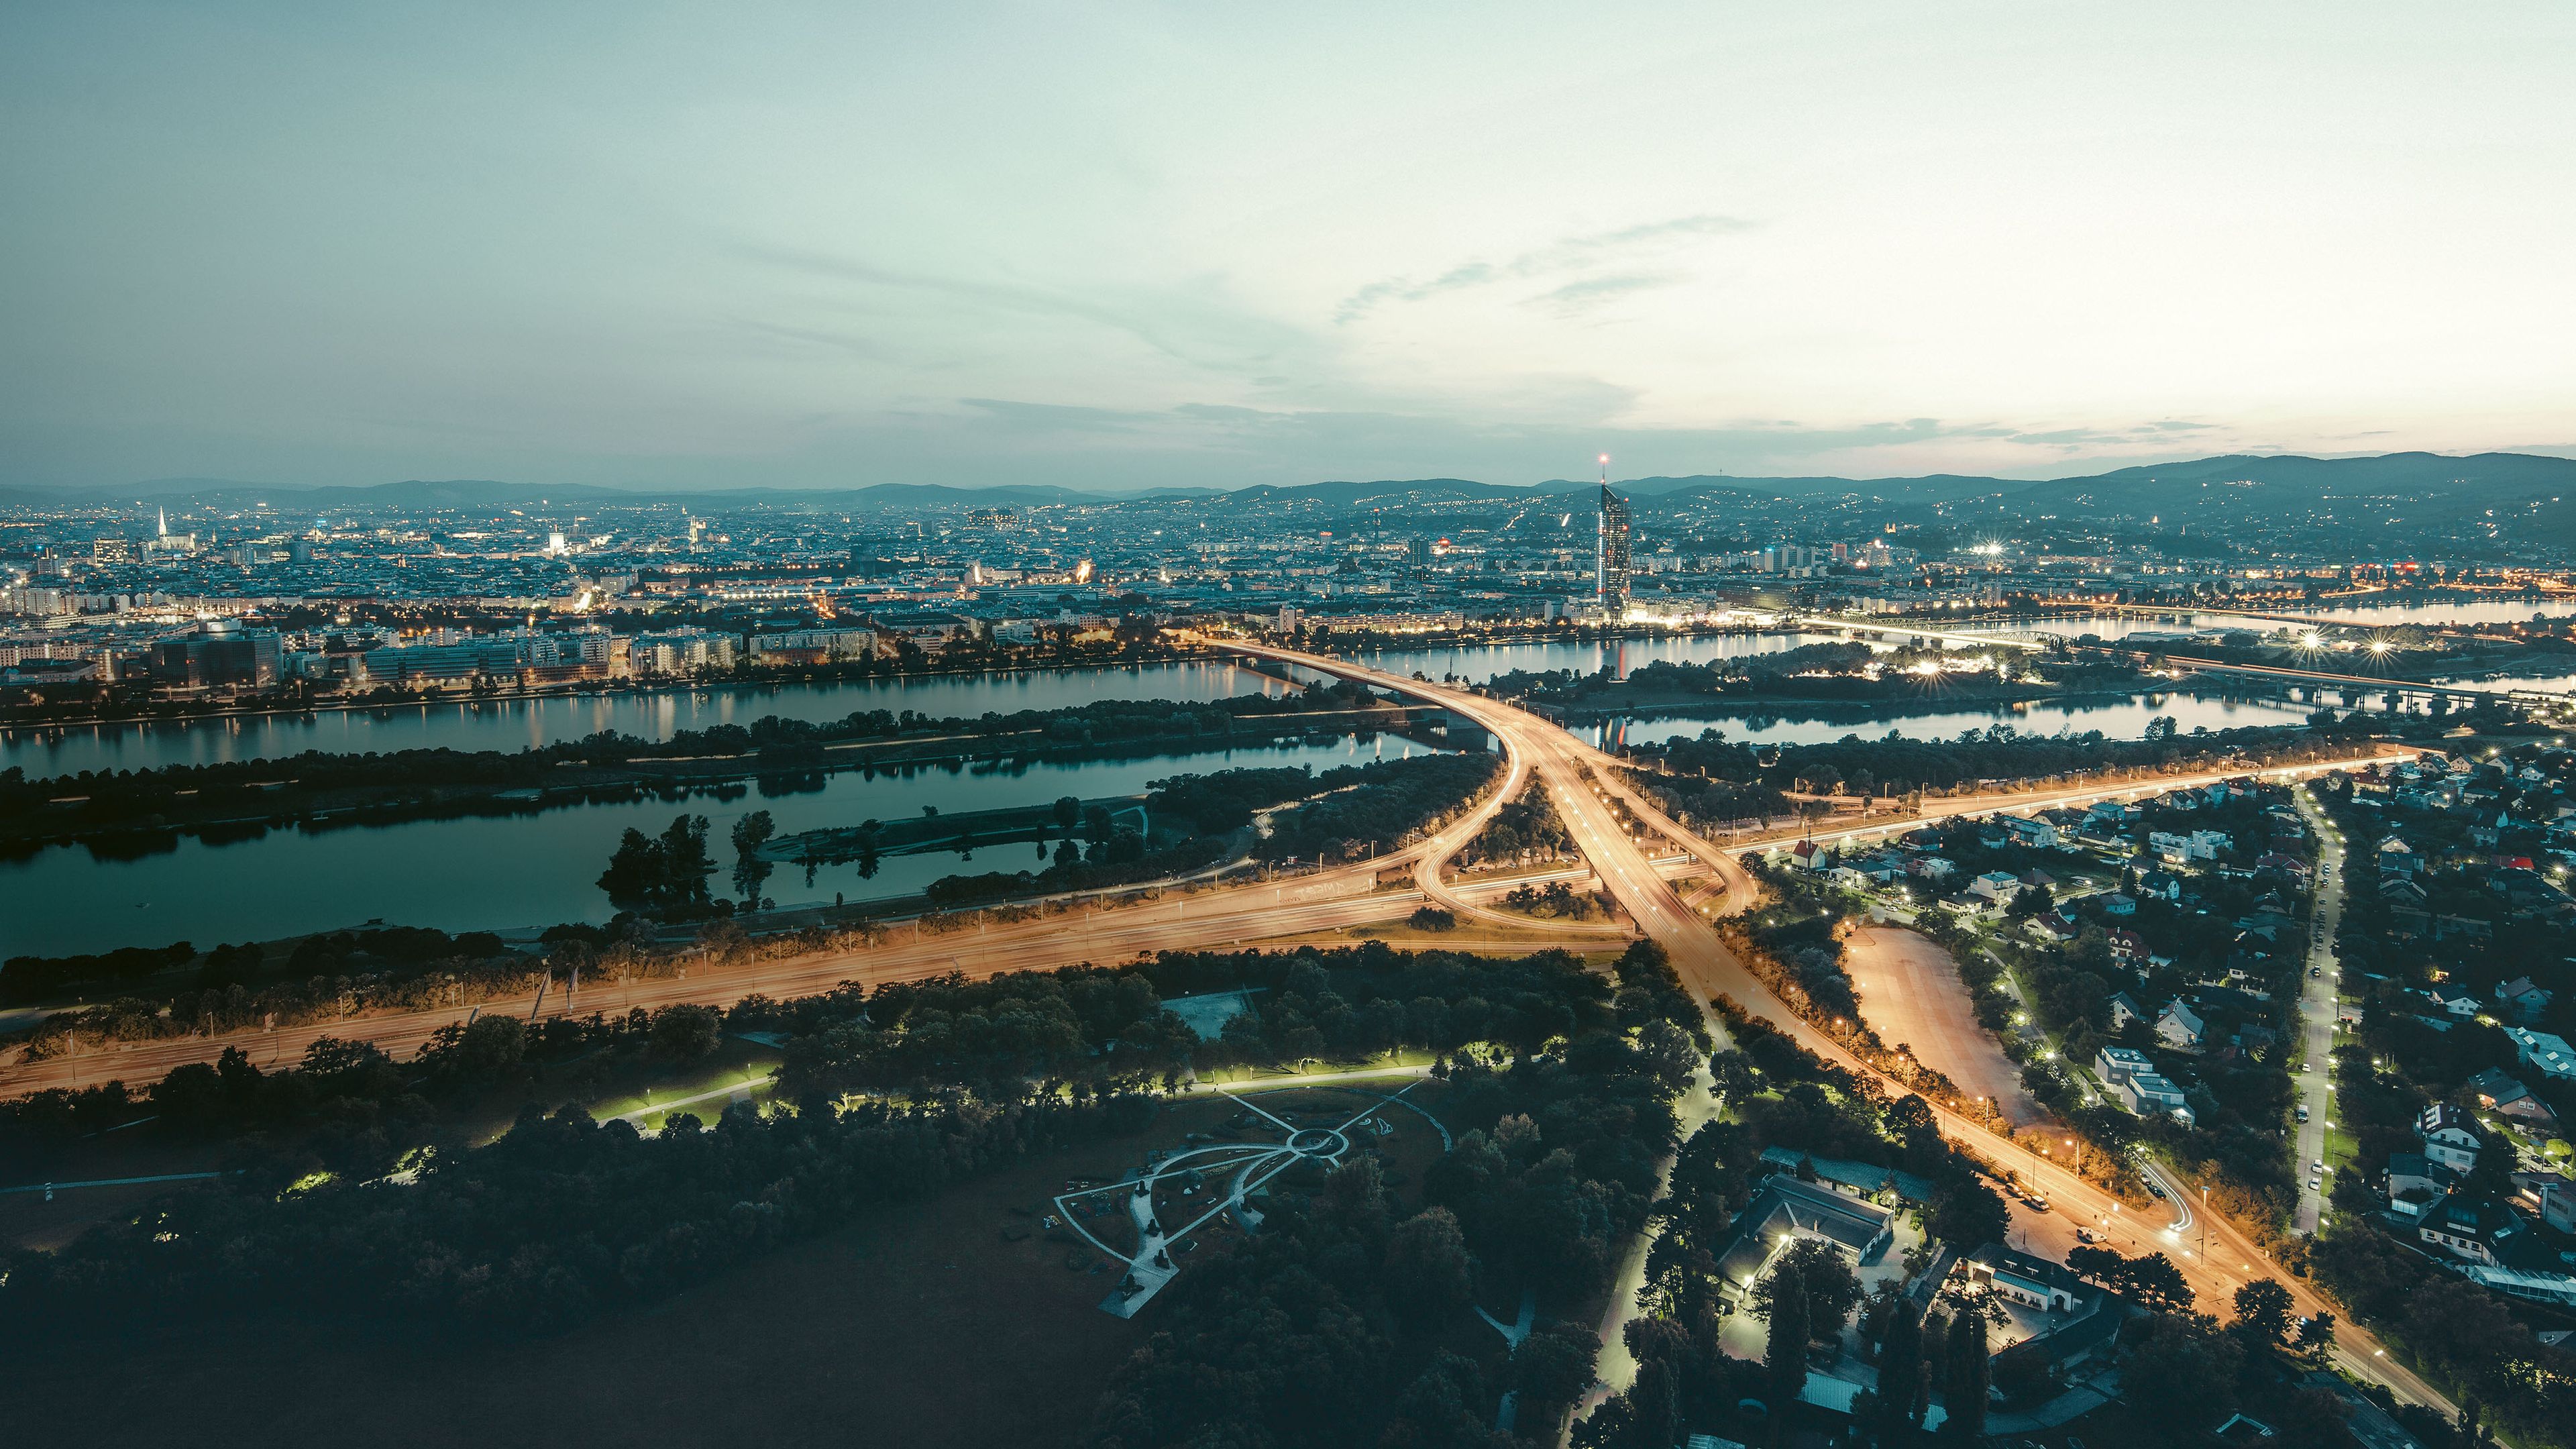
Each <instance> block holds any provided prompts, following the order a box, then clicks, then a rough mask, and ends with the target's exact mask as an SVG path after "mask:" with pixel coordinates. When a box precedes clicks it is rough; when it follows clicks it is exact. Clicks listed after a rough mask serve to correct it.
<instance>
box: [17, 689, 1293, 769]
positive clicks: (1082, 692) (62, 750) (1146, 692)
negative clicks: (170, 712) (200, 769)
mask: <svg viewBox="0 0 2576 1449" xmlns="http://www.w3.org/2000/svg"><path fill="white" fill-rule="evenodd" d="M1285 687H1286V686H1284V685H1282V684H1280V683H1279V681H1277V680H1275V679H1271V678H1269V677H1267V676H1265V675H1261V674H1256V673H1254V672H1252V671H1251V670H1248V669H1238V668H1236V667H1234V666H1233V665H1231V664H1212V663H1199V662H1185V663H1173V664H1143V665H1132V666H1123V667H1116V668H1106V669H1040V670H1025V671H1018V672H1008V673H999V672H997V673H992V674H958V675H932V676H929V677H927V678H919V679H866V680H854V681H850V682H847V683H839V684H794V685H782V686H776V687H742V686H735V687H728V688H723V689H697V690H688V689H680V690H667V691H662V692H658V693H639V694H598V695H555V696H548V697H543V698H537V699H514V700H482V701H478V702H475V703H470V704H467V703H438V704H429V703H423V704H404V705H394V706H389V707H387V708H384V709H344V710H317V711H315V712H314V713H313V714H311V715H309V716H307V715H300V714H276V715H253V716H249V717H241V716H232V717H226V718H221V719H208V720H172V721H169V722H167V723H159V724H113V725H85V726H79V727H74V728H67V729H63V730H61V731H52V730H37V729H23V728H22V729H16V730H0V769H7V768H8V767H10V766H12V765H16V766H21V767H23V768H24V769H25V770H26V772H27V773H28V775H30V776H31V777H38V778H41V777H44V776H48V775H68V774H75V773H78V772H79V771H82V770H140V769H147V768H151V767H154V766H159V765H201V764H208V763H212V762H214V761H218V760H265V759H274V758H276V757H278V756H281V755H300V754H302V753H304V752H305V751H306V750H326V751H332V752H344V753H349V754H368V753H377V754H383V753H390V752H392V751H395V750H434V749H450V750H521V749H527V748H529V747H530V746H534V745H547V744H553V743H555V742H557V741H559V740H577V739H580V738H582V737H583V736H585V735H593V734H597V733H599V732H600V731H601V730H614V731H616V732H618V733H619V734H628V735H633V736H635V737H636V738H638V739H647V740H659V739H668V738H669V737H670V736H671V735H672V734H673V733H675V732H677V731H679V730H692V729H705V728H707V727H708V726H710V725H720V724H749V723H751V722H752V721H753V720H756V719H759V718H760V717H762V716H763V715H782V716H785V717H787V718H789V719H800V720H812V721H821V720H834V719H841V718H844V717H846V716H848V715H851V714H854V713H857V712H860V711H863V710H872V709H885V710H893V711H896V712H897V713H900V712H902V711H904V710H907V709H908V710H911V711H913V712H914V713H916V714H925V715H929V716H931V717H933V718H946V717H952V716H965V717H972V716H975V715H981V714H985V713H987V712H991V713H998V714H1010V713H1012V712H1013V711H1016V710H1023V709H1062V708H1064V707H1065V706H1067V705H1075V704H1087V703H1089V702H1090V701H1092V700H1096V699H1171V700H1208V699H1229V698H1232V697H1233V696H1235V695H1238V694H1252V693H1255V692H1264V691H1266V692H1268V693H1272V694H1276V693H1279V692H1280V691H1281V690H1283V689H1284V688H1285Z"/></svg>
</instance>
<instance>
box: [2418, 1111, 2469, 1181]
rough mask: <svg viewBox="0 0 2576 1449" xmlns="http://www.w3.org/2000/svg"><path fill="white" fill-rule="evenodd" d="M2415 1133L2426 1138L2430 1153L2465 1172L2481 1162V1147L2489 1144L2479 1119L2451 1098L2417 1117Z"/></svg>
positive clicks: (2437, 1159)
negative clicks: (2480, 1129) (2449, 1100)
mask: <svg viewBox="0 0 2576 1449" xmlns="http://www.w3.org/2000/svg"><path fill="white" fill-rule="evenodd" d="M2415 1135H2416V1136H2418V1137H2420V1138H2422V1139H2424V1155H2425V1156H2426V1157H2428V1158H2430V1159H2432V1160H2433V1161H2435V1162H2438V1163H2440V1164H2441V1165H2443V1166H2444V1167H2447V1168H2449V1169H2451V1170H2452V1171H2453V1172H2457V1173H2463V1174H2465V1173H2466V1172H2468V1170H2469V1169H2471V1168H2473V1167H2475V1166H2477V1165H2478V1149H2480V1148H2482V1147H2484V1146H2485V1145H2486V1139H2485V1138H2484V1137H2482V1136H2480V1135H2479V1134H2478V1124H2477V1119H2476V1118H2473V1117H2471V1116H2470V1115H2469V1114H2468V1113H2466V1112H2463V1111H2461V1110H2460V1109H2459V1108H2457V1107H2454V1106H2452V1105H2451V1104H2450V1103H2448V1102H2436V1103H2434V1104H2433V1105H2432V1106H2430V1107H2427V1108H2425V1109H2424V1111H2423V1114H2422V1115H2421V1116H2418V1117H2417V1118H2416V1119H2415Z"/></svg>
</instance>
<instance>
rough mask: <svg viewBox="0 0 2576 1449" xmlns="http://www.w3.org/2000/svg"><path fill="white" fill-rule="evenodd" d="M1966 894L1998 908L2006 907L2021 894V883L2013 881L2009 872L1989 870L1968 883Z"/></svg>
mask: <svg viewBox="0 0 2576 1449" xmlns="http://www.w3.org/2000/svg"><path fill="white" fill-rule="evenodd" d="M1968 894H1970V895H1972V896H1983V897H1985V898H1986V899H1987V900H1990V901H1992V902H1994V903H1995V904H1996V905H1999V906H2008V905H2011V904H2012V898H2013V897H2015V896H2017V895H2020V894H2021V882H2020V881H2018V880H2015V879H2014V878H2013V875H2012V872H2010V871H2004V870H1990V871H1987V872H1986V873H1985V874H1984V875H1981V876H1979V877H1977V878H1976V879H1975V880H1972V881H1970V882H1968Z"/></svg>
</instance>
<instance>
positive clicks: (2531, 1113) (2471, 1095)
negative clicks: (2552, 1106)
mask: <svg viewBox="0 0 2576 1449" xmlns="http://www.w3.org/2000/svg"><path fill="white" fill-rule="evenodd" d="M2460 1091H2461V1092H2462V1094H2464V1095H2465V1096H2467V1097H2468V1099H2469V1100H2470V1101H2473V1102H2475V1103H2477V1104H2478V1105H2479V1106H2480V1107H2483V1108H2485V1109H2486V1110H2487V1111H2490V1112H2493V1113H2495V1114H2496V1115H2497V1116H2500V1117H2504V1118H2508V1119H2510V1120H2512V1121H2515V1122H2520V1123H2522V1124H2524V1125H2525V1126H2528V1127H2533V1128H2537V1129H2539V1130H2540V1131H2542V1132H2544V1133H2546V1132H2551V1131H2555V1130H2556V1128H2557V1126H2558V1115H2557V1114H2556V1113H2554V1112H2552V1111H2550V1110H2549V1104H2548V1103H2546V1102H2543V1101H2542V1100H2540V1099H2539V1098H2538V1097H2535V1096H2533V1095H2532V1094H2531V1089H2530V1088H2529V1087H2526V1086H2524V1085H2523V1084H2522V1083H2520V1082H2517V1081H2515V1080H2514V1079H2513V1078H2511V1077H2508V1076H2506V1075H2505V1074H2504V1071H2503V1069H2502V1068H2500V1067H2489V1068H2487V1069H2486V1070H2485V1071H2483V1072H2480V1073H2478V1074H2477V1075H2476V1076H2474V1077H2471V1078H2469V1079H2468V1080H2467V1081H2465V1082H2462V1083H2461V1084H2460Z"/></svg>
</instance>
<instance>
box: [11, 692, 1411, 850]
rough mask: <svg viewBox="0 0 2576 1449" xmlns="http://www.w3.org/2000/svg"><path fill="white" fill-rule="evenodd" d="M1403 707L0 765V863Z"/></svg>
mask: <svg viewBox="0 0 2576 1449" xmlns="http://www.w3.org/2000/svg"><path fill="white" fill-rule="evenodd" d="M1411 718H1412V712H1410V711H1409V710H1408V708H1407V707H1405V706H1402V705H1395V704H1389V703H1386V702H1384V701H1381V700H1379V699H1377V698H1375V697H1374V696H1372V695H1370V694H1369V693H1368V691H1366V690H1365V689H1361V688H1358V687H1356V686H1350V685H1315V686H1309V687H1307V688H1306V689H1304V690H1302V691H1300V692H1298V693H1294V694H1289V695H1282V696H1274V695H1266V694H1246V695H1238V696H1236V697H1235V698H1233V699H1228V700H1219V701H1213V702H1208V703H1193V704H1172V703H1167V702H1163V701H1159V700H1142V701H1129V700H1095V701H1092V702H1091V703H1088V704H1081V705H1068V706H1065V707H1063V708H1060V709H1052V710H1021V711H1016V712H1014V713H1011V714H1007V715H1004V714H998V713H991V712H988V713H986V714H984V715H982V716H980V717H974V718H963V717H943V718H931V717H929V716H924V715H917V714H914V713H913V712H912V711H910V710H905V711H902V712H900V713H896V712H894V711H890V710H881V709H880V710H857V711H853V712H852V713H850V714H849V715H847V716H845V717H844V718H842V719H839V720H832V721H825V722H822V723H819V724H817V723H809V722H806V721H801V720H792V719H783V718H781V717H779V716H776V715H770V716H764V717H763V718H761V719H760V720H758V721H756V722H754V723H753V724H751V725H749V726H743V725H716V726H713V727H710V728H708V729H703V730H683V731H680V732H679V733H678V734H675V735H673V736H672V737H671V738H669V739H667V740H659V741H655V740H642V739H638V738H636V737H634V736H632V735H622V734H616V733H613V732H607V731H603V732H601V733H599V734H595V735H591V736H589V737H587V738H584V739H579V740H567V741H563V742H560V743H557V744H552V745H539V746H532V747H530V748H527V749H523V750H518V751H515V752H506V751H499V750H480V751H472V752H467V751H458V750H448V749H427V750H399V751H394V752H391V753H387V754H372V753H371V754H335V753H329V752H324V751H318V750H316V751H307V752H306V753H304V754H301V755H295V756H288V757H284V758H278V759H261V760H234V761H224V762H220V763H215V764H205V765H163V766H157V767H154V768H150V769H142V770H115V771H107V770H99V771H89V770H84V771H81V772H79V773H78V774H72V775H60V776H54V777H51V778H48V779H35V780H30V779H27V778H26V777H25V774H24V771H23V769H21V768H19V767H14V766H13V767H11V768H10V769H8V770H0V857H5V856H7V855H10V854H20V855H24V854H32V853H33V852H34V851H35V850H37V849H40V848H42V847H43V846H45V845H48V844H80V843H88V844H90V846H91V848H92V850H93V851H94V852H95V853H97V854H100V855H101V856H103V857H107V858H125V857H130V856H133V855H141V854H149V853H152V852H154V851H157V850H162V849H167V848H169V847H170V846H171V845H173V844H175V843H176V841H177V839H178V838H179V837H180V836H182V835H195V836H201V837H203V838H205V839H207V840H209V841H211V842H215V843H224V842H227V841H231V840H237V839H254V838H257V837H258V836H259V835H261V834H264V833H266V832H267V831H268V830H271V829H290V828H300V829H304V830H308V831H309V830H321V829H331V828H335V827H343V826H353V825H388V824H397V823H402V822H406V821H414V820H426V819H441V818H449V817H453V816H460V815H470V814H491V813H522V812H533V811H539V810H544V809H547V808H550V807H558V806H571V805H586V804H601V803H615V802H619V801H629V800H636V799H642V798H647V797H649V796H652V795H656V794H658V795H660V796H661V797H662V798H665V799H681V798H685V797H686V794H687V793H688V792H691V791H695V790H699V789H703V788H707V787H712V786H721V785H727V784H737V783H740V782H745V781H751V780H762V781H786V782H794V781H798V780H811V781H816V782H819V780H820V779H821V777H822V776H824V775H826V774H831V773H837V772H840V771H845V770H875V769H881V768H882V769H892V770H902V769H907V768H909V767H914V766H920V765H930V764H944V763H950V762H954V761H958V760H1000V759H1003V758H1006V757H1008V758H1012V759H1017V760H1021V761H1036V760H1077V759H1114V758H1133V757H1136V756H1138V755H1153V754H1159V753H1192V752H1195V751H1197V750H1200V749H1205V748H1209V747H1221V746H1225V745H1232V744H1245V743H1251V742H1253V741H1254V740H1256V739H1265V738H1266V739H1277V738H1280V737H1281V736H1282V735H1283V734H1286V735H1299V734H1311V733H1314V732H1316V731H1317V730H1319V729H1321V730H1329V731H1330V732H1332V733H1334V734H1336V735H1339V734H1346V733H1352V732H1359V733H1363V734H1367V733H1375V732H1377V731H1380V730H1397V729H1403V728H1405V727H1406V726H1407V725H1408V723H1409V722H1410V720H1411Z"/></svg>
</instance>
